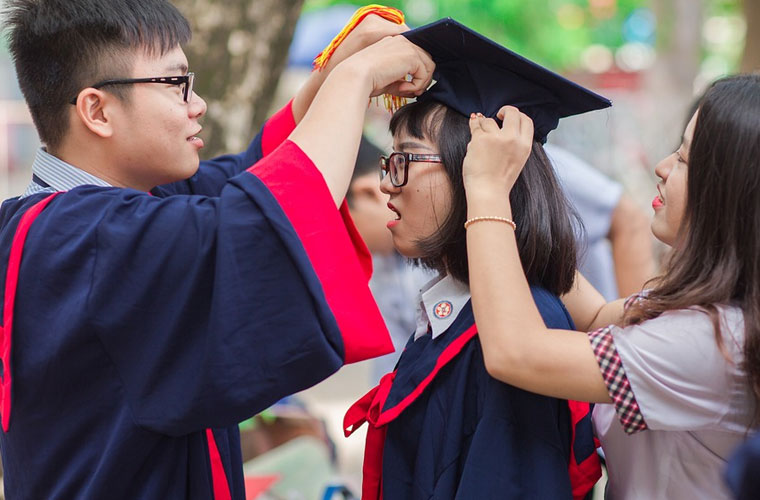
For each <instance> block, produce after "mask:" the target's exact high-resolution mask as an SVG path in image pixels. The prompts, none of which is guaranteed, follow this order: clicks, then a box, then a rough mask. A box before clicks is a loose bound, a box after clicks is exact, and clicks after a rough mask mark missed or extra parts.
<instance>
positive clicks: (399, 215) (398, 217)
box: [388, 202, 401, 220]
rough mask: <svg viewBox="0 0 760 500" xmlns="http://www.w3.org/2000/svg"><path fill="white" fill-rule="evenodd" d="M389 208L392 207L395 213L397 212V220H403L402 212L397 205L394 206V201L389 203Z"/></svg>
mask: <svg viewBox="0 0 760 500" xmlns="http://www.w3.org/2000/svg"><path fill="white" fill-rule="evenodd" d="M388 208H389V209H391V211H392V212H393V213H395V214H396V220H401V212H399V211H398V210H397V209H396V207H394V206H393V203H390V202H389V203H388Z"/></svg>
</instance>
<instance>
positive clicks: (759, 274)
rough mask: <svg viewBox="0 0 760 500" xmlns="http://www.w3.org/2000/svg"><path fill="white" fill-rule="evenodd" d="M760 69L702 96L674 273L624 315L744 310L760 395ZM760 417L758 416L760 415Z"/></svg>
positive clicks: (747, 356)
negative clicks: (721, 308) (726, 306)
mask: <svg viewBox="0 0 760 500" xmlns="http://www.w3.org/2000/svg"><path fill="white" fill-rule="evenodd" d="M758 200H760V75H741V76H734V77H729V78H725V79H723V80H719V81H717V82H716V83H714V84H713V85H712V87H711V88H710V89H709V90H708V91H707V93H706V94H705V96H704V97H703V98H702V100H701V104H700V106H699V112H698V115H697V122H696V127H695V129H694V137H693V139H692V142H691V149H690V150H689V163H688V178H687V190H686V206H685V208H684V219H683V222H682V224H681V228H680V229H679V244H678V246H677V247H676V248H674V249H673V252H672V254H671V257H670V259H669V261H668V263H667V267H666V269H667V272H666V273H665V274H664V275H663V276H661V277H660V278H658V279H657V280H656V281H655V286H654V288H653V289H652V290H651V291H650V292H649V293H648V295H647V296H646V297H645V298H644V299H643V300H641V301H639V302H638V303H637V304H635V305H634V306H633V307H631V308H630V309H629V310H628V312H627V314H626V317H625V322H626V324H637V323H640V322H642V321H645V320H647V319H651V318H655V317H657V316H659V315H660V314H662V313H663V312H665V311H669V310H673V309H686V308H690V307H696V308H697V309H699V310H701V311H703V312H705V313H707V314H708V315H709V317H710V318H711V320H712V323H713V326H714V329H715V336H716V341H717V342H718V345H719V346H721V348H722V346H723V343H722V336H721V328H720V317H719V315H718V310H717V308H716V305H718V304H731V305H735V306H738V307H739V308H741V310H742V312H743V314H744V330H745V344H744V368H745V370H746V372H747V374H748V375H749V380H750V385H751V387H752V388H753V389H754V391H755V394H756V395H757V396H758V397H759V398H760V258H758V256H760V202H759V201H758ZM756 421H757V415H756Z"/></svg>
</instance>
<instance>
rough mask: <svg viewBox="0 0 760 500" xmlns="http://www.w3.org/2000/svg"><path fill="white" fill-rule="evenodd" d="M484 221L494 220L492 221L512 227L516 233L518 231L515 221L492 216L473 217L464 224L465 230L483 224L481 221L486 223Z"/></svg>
mask: <svg viewBox="0 0 760 500" xmlns="http://www.w3.org/2000/svg"><path fill="white" fill-rule="evenodd" d="M484 220H492V221H496V222H504V223H506V224H509V225H510V226H512V229H514V230H515V231H517V224H515V221H513V220H512V219H507V218H506V217H496V216H493V215H491V216H485V217H473V218H472V219H468V220H467V222H465V223H464V228H465V229H467V228H468V227H470V226H471V225H472V224H475V223H476V222H481V221H484Z"/></svg>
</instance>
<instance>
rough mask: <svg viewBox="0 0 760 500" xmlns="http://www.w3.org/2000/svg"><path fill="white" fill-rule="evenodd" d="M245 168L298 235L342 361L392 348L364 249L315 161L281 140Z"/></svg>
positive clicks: (383, 352)
mask: <svg viewBox="0 0 760 500" xmlns="http://www.w3.org/2000/svg"><path fill="white" fill-rule="evenodd" d="M248 171H249V172H250V173H252V174H254V175H256V176H257V177H258V178H259V179H260V180H261V181H262V182H263V183H264V184H265V185H266V186H267V188H269V190H270V191H271V193H272V195H273V196H274V197H275V198H276V199H277V202H278V203H279V204H280V207H281V208H282V210H283V211H284V212H285V215H286V216H287V217H288V220H289V221H290V223H291V225H292V226H293V228H294V229H295V231H296V233H297V234H298V237H299V238H300V239H301V242H302V244H303V246H304V249H305V251H306V254H307V255H308V257H309V260H310V262H311V265H312V267H313V269H314V271H315V273H316V274H317V277H318V278H319V281H320V282H321V284H322V289H323V290H324V294H325V298H326V300H327V304H328V306H329V307H330V309H331V311H332V313H333V315H334V316H335V319H336V321H337V323H338V327H339V329H340V332H341V335H342V337H343V346H344V350H345V355H344V361H345V362H346V363H353V362H356V361H361V360H364V359H368V358H373V357H376V356H380V355H382V354H387V353H390V352H393V343H392V342H391V339H390V335H389V334H388V329H387V327H386V326H385V322H384V321H383V318H382V316H381V315H380V311H379V310H378V308H377V304H375V301H374V299H373V298H372V294H371V293H370V290H369V286H368V281H369V274H368V271H369V270H371V264H369V265H368V264H367V258H368V255H369V254H368V251H367V248H366V246H365V245H364V243H363V242H362V241H361V238H360V237H359V236H358V233H357V232H356V229H355V227H354V226H353V222H351V217H350V215H349V214H348V210H347V208H345V207H341V209H340V210H337V209H336V208H335V202H334V201H333V198H332V195H331V194H330V191H329V190H328V188H327V184H326V183H325V181H324V178H323V177H322V174H321V173H320V172H319V170H317V168H316V167H315V166H314V163H313V162H312V161H311V160H310V159H309V157H308V156H306V154H305V153H304V152H303V151H302V150H301V148H299V147H298V146H297V145H296V144H295V143H294V142H292V141H285V142H284V143H282V144H281V145H280V146H279V147H277V149H276V150H275V151H274V152H272V154H270V155H269V156H266V157H264V158H263V159H262V160H260V161H259V162H258V163H256V165H254V166H253V167H251V168H249V169H248ZM296 180H297V181H296Z"/></svg>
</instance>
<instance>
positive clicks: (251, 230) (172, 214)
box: [0, 106, 393, 500]
mask: <svg viewBox="0 0 760 500" xmlns="http://www.w3.org/2000/svg"><path fill="white" fill-rule="evenodd" d="M294 126H295V123H294V121H293V117H292V112H291V110H290V107H289V106H288V107H286V108H285V109H283V110H282V111H281V112H279V113H278V114H277V115H276V116H275V117H273V118H272V119H270V121H269V122H268V123H267V124H266V125H265V127H264V128H263V130H262V132H261V133H260V134H259V135H258V136H257V137H256V138H255V139H254V140H253V142H252V143H251V144H250V146H249V148H248V149H247V150H246V151H244V152H243V153H241V154H239V155H227V156H224V157H220V158H217V159H215V160H212V161H208V162H202V164H201V167H200V169H199V171H198V173H197V175H195V176H194V177H193V178H191V179H190V180H188V181H183V182H179V183H176V184H172V185H168V186H162V187H159V188H156V189H154V190H153V192H152V195H151V194H148V193H143V192H139V191H135V190H131V189H122V188H104V187H96V186H80V187H77V188H75V189H72V190H70V191H68V192H66V193H63V194H59V195H58V196H56V197H55V198H54V199H53V200H52V201H50V203H49V205H48V206H47V207H46V208H45V209H44V210H42V211H41V213H40V214H39V215H38V216H37V218H36V219H35V220H34V222H33V224H32V225H31V227H30V228H29V231H28V235H27V237H26V241H25V243H24V242H21V243H20V245H21V246H20V248H22V250H23V259H22V260H21V263H20V268H18V282H17V283H12V281H13V280H11V281H9V280H7V279H6V276H8V275H10V274H11V273H10V271H11V269H10V268H11V266H9V265H7V264H8V262H9V256H10V253H11V248H12V247H14V245H15V247H17V248H18V247H19V240H18V238H16V236H17V234H16V230H17V228H18V227H19V221H20V219H21V218H22V217H23V215H24V214H25V213H27V211H28V210H29V208H30V207H32V206H33V205H35V204H36V203H37V202H39V201H40V200H41V199H43V198H45V197H46V196H47V195H46V194H37V195H32V196H29V197H27V198H23V199H18V198H16V199H10V200H7V201H6V202H5V203H4V204H3V205H2V209H1V210H0V271H2V272H0V280H2V281H0V292H2V293H4V300H3V301H0V305H2V306H3V316H2V317H3V319H4V324H3V326H4V330H5V331H4V332H3V333H4V335H3V351H4V352H5V350H6V348H7V350H8V352H9V353H10V355H9V356H4V358H3V361H4V363H3V391H2V395H1V396H2V399H3V403H4V404H3V407H2V408H3V421H4V424H5V425H4V427H5V431H4V432H3V433H2V434H1V435H0V446H1V448H2V459H3V465H4V470H5V493H6V498H8V499H10V500H12V499H15V498H23V499H27V498H28V499H37V498H40V499H42V498H45V499H48V498H78V499H84V498H92V499H103V498H109V499H114V498H125V499H126V498H129V499H132V498H141V499H144V498H156V499H159V498H160V499H209V498H216V499H217V500H220V499H226V498H233V499H243V498H245V493H244V484H243V474H242V464H241V460H242V459H241V450H240V437H239V432H238V428H237V423H238V422H240V421H242V420H245V419H246V418H249V417H250V416H251V415H253V414H255V413H257V412H259V411H261V410H263V409H265V408H267V407H268V406H270V405H271V404H272V403H274V402H275V401H277V400H278V399H280V398H281V397H283V396H285V395H287V394H291V393H294V392H297V391H300V390H302V389H305V388H307V387H309V386H311V385H313V384H315V383H317V382H319V381H321V380H322V379H324V378H326V377H327V376H328V375H330V374H331V373H333V372H335V371H336V370H337V369H338V368H339V367H340V366H341V365H342V364H343V363H346V362H353V361H357V360H361V359H365V358H367V357H372V356H377V355H380V354H385V353H387V352H390V351H391V350H392V349H393V347H392V344H391V342H390V338H389V336H388V333H387V329H386V328H385V326H384V324H383V320H382V317H381V316H380V313H379V311H378V310H377V307H376V306H375V304H374V301H373V300H372V297H371V294H370V292H369V289H368V287H367V282H368V279H369V275H370V273H371V261H370V259H369V252H368V251H367V250H366V247H365V246H364V244H363V242H362V241H361V239H360V238H359V236H358V233H357V232H356V230H355V228H354V226H353V224H352V222H351V220H350V217H349V216H348V211H347V209H346V207H345V205H344V206H343V207H342V208H341V209H340V210H338V209H337V208H336V207H335V204H334V201H333V200H332V197H331V195H330V193H329V191H328V189H327V186H326V184H325V183H324V180H323V178H322V176H321V174H320V173H319V171H318V170H317V169H316V167H315V166H314V165H313V163H312V162H311V160H310V159H309V158H308V157H307V156H306V155H305V154H304V153H303V152H302V151H301V150H300V149H299V148H298V146H296V145H295V144H294V143H292V142H289V141H286V140H284V139H285V138H286V137H287V135H288V134H289V133H290V131H291V130H292V129H293V128H294ZM262 158H263V159H262ZM259 160H260V161H259ZM6 271H7V272H6ZM14 286H15V290H14ZM13 291H15V292H16V293H15V305H13V304H12V303H11V306H12V307H8V305H9V300H11V298H12V295H13V293H12V292H13ZM9 292H10V293H9ZM11 323H12V331H11ZM11 337H12V348H11V345H10V341H11ZM11 376H12V379H11ZM11 380H12V383H11ZM6 382H8V383H7V384H6ZM11 401H12V406H11V404H10V403H11ZM6 403H7V404H6ZM11 410H12V413H11Z"/></svg>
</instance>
